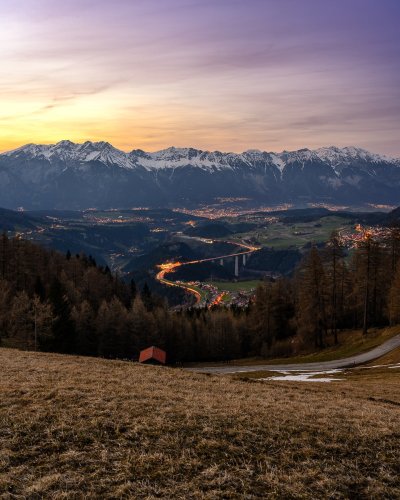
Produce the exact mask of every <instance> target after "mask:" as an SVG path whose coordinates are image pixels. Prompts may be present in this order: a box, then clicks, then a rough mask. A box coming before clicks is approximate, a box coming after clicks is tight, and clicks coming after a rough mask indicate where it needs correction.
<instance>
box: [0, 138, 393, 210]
mask: <svg viewBox="0 0 400 500" xmlns="http://www.w3.org/2000/svg"><path fill="white" fill-rule="evenodd" d="M221 197H222V198H226V197H244V198H247V199H248V200H253V201H254V202H261V203H268V204H271V205H272V204H280V203H294V204H305V203H308V202H313V203H315V202H319V203H320V202H327V203H338V204H349V205H358V206H360V204H363V203H378V204H379V203H383V204H400V162H399V160H395V159H392V158H388V157H385V156H381V155H376V154H373V153H369V152H368V151H365V150H363V149H360V148H355V147H347V148H336V147H333V146H332V147H327V148H320V149H316V150H310V149H300V150H298V151H283V152H282V153H268V152H265V151H259V150H255V149H250V150H247V151H245V152H243V153H222V152H220V151H202V150H198V149H194V148H174V147H171V148H167V149H163V150H161V151H156V152H152V153H147V152H145V151H142V150H140V149H136V150H133V151H131V152H129V153H126V152H124V151H121V150H119V149H116V148H114V147H113V146H112V145H111V144H109V143H108V142H89V141H87V142H85V143H83V144H75V143H73V142H71V141H61V142H59V143H57V144H53V145H35V144H28V145H26V146H23V147H21V148H18V149H16V150H14V151H9V152H7V153H3V154H0V206H3V207H6V208H15V207H18V206H24V207H26V208H27V207H30V208H35V209H36V208H62V209H65V208H68V209H71V208H74V209H85V208H88V207H103V208H107V207H131V206H168V205H172V206H177V205H184V206H187V205H190V204H199V203H213V202H214V201H215V199H216V198H221Z"/></svg>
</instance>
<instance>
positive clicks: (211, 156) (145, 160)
mask: <svg viewBox="0 0 400 500" xmlns="http://www.w3.org/2000/svg"><path fill="white" fill-rule="evenodd" d="M1 156H2V155H0V157H1ZM3 156H6V157H12V158H15V159H23V160H25V161H27V160H28V161H29V160H31V159H44V160H47V161H49V162H50V163H55V164H57V163H59V162H63V163H64V162H68V161H72V162H74V163H78V164H82V163H86V162H100V163H102V164H104V165H107V166H118V167H120V168H125V169H135V168H140V167H141V168H144V169H146V170H159V169H166V168H171V169H175V168H180V167H187V166H190V167H196V168H201V169H203V170H210V171H213V170H220V169H232V168H235V167H236V166H238V165H245V166H247V167H248V168H252V167H254V165H256V164H262V165H269V166H272V167H276V168H278V169H279V170H280V172H282V171H283V170H284V169H285V167H286V165H289V164H294V163H298V164H300V165H304V164H305V163H306V162H309V161H311V162H316V161H317V162H323V163H327V164H329V165H330V166H331V167H332V168H334V169H335V170H336V167H339V168H340V167H341V166H345V165H347V164H349V163H352V162H354V161H357V162H358V163H359V162H373V163H381V162H384V163H395V164H396V165H398V164H399V161H398V160H394V159H392V158H388V157H386V156H383V155H377V154H373V153H370V152H368V151H366V150H365V149H361V148H357V147H344V148H338V147H335V146H329V147H322V148H319V149H316V150H310V149H307V148H304V149H299V150H298V151H283V152H282V153H269V152H266V151H260V150H258V149H249V150H247V151H245V152H243V153H221V152H220V151H212V152H211V151H203V150H199V149H194V148H176V147H169V148H167V149H162V150H160V151H155V152H152V153H147V152H145V151H142V150H140V149H136V150H132V151H131V152H130V153H126V152H124V151H121V150H119V149H117V148H115V147H114V146H112V145H111V144H110V143H109V142H105V141H100V142H91V141H86V142H84V143H82V144H77V143H74V142H71V141H69V140H63V141H60V142H58V143H57V144H51V145H42V144H39V145H36V144H27V145H25V146H22V147H20V148H18V149H15V150H13V151H9V152H7V153H3Z"/></svg>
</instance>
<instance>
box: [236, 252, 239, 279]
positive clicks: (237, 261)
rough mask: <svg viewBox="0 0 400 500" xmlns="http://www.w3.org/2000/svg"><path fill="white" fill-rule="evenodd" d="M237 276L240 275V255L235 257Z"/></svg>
mask: <svg viewBox="0 0 400 500" xmlns="http://www.w3.org/2000/svg"><path fill="white" fill-rule="evenodd" d="M235 276H236V278H237V277H238V276H239V255H236V257H235Z"/></svg>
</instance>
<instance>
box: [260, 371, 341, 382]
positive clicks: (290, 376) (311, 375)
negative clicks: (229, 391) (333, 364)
mask: <svg viewBox="0 0 400 500" xmlns="http://www.w3.org/2000/svg"><path fill="white" fill-rule="evenodd" d="M342 371H343V370H327V371H322V372H310V371H307V372H304V371H303V372H293V371H279V372H278V373H280V374H281V375H275V376H273V377H269V378H262V379H260V380H264V381H270V380H279V381H291V382H332V381H335V380H341V379H340V378H334V377H325V375H333V374H335V373H341V372H342ZM316 375H324V377H316Z"/></svg>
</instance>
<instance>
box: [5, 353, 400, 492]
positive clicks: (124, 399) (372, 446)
mask: <svg viewBox="0 0 400 500" xmlns="http://www.w3.org/2000/svg"><path fill="white" fill-rule="evenodd" d="M0 364H1V367H2V372H1V375H2V376H1V378H0V394H1V399H0V445H1V446H0V497H1V498H4V499H8V498H9V499H11V498H43V497H46V498H68V499H70V498H121V497H122V498H128V497H129V498H174V499H175V498H176V499H187V498H199V499H220V498H221V499H222V498H224V499H225V498H247V499H256V498H285V499H291V498H328V497H329V498H397V497H399V496H400V481H399V473H400V459H399V448H400V433H399V405H400V385H399V383H398V371H397V372H396V370H385V369H382V370H381V371H380V375H379V376H376V375H375V374H374V371H373V370H365V373H364V374H363V372H362V371H360V374H359V375H358V376H357V377H356V378H355V379H354V380H353V379H352V378H349V379H346V380H343V381H340V382H336V383H331V384H320V385H318V384H313V383H307V384H298V383H296V384H292V383H287V382H286V383H279V382H253V381H243V380H235V378H234V377H222V376H207V375H201V374H192V373H187V372H185V371H183V370H179V369H169V368H154V367H146V366H139V365H135V364H132V363H128V362H122V361H121V362H119V361H107V360H100V359H93V358H82V357H73V356H62V355H55V354H41V353H38V354H35V353H26V352H20V351H15V350H11V349H0Z"/></svg>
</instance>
